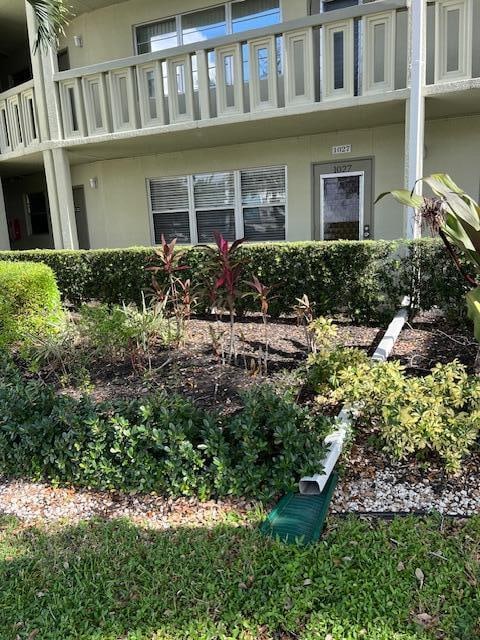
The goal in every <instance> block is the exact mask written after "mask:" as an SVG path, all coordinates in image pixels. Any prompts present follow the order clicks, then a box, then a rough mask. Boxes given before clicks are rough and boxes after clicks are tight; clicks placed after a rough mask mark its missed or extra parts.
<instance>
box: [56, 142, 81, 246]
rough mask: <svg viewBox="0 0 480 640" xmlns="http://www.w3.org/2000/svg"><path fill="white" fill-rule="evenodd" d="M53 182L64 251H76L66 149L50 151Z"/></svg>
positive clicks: (76, 241)
mask: <svg viewBox="0 0 480 640" xmlns="http://www.w3.org/2000/svg"><path fill="white" fill-rule="evenodd" d="M52 156H53V171H54V180H55V183H56V195H57V202H58V219H59V221H60V228H61V237H62V244H63V248H64V249H78V235H77V223H76V220H75V206H74V204H73V192H72V176H71V173H70V162H69V160H68V154H67V151H66V149H63V148H57V149H52Z"/></svg>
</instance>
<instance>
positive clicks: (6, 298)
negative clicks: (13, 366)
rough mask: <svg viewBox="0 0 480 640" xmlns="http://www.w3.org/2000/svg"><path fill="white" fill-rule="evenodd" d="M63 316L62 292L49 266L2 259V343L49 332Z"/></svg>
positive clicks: (0, 282) (23, 339)
mask: <svg viewBox="0 0 480 640" xmlns="http://www.w3.org/2000/svg"><path fill="white" fill-rule="evenodd" d="M62 316H63V312H62V307H61V302H60V292H59V290H58V287H57V283H56V281H55V276H54V274H53V271H52V270H51V269H50V267H47V266H46V265H43V264H33V263H31V262H0V347H7V346H10V345H12V344H14V343H17V342H20V341H25V340H27V341H28V338H29V336H31V335H45V334H47V333H49V332H51V331H53V330H55V327H56V326H57V325H58V324H59V322H60V321H61V319H62Z"/></svg>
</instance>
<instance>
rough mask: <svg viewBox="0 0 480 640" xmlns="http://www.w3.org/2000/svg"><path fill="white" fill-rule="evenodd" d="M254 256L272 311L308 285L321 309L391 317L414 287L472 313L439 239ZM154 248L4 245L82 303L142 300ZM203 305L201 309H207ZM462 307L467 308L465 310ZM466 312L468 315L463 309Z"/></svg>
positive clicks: (316, 245) (305, 245)
mask: <svg viewBox="0 0 480 640" xmlns="http://www.w3.org/2000/svg"><path fill="white" fill-rule="evenodd" d="M239 257H240V259H242V260H243V259H244V260H245V261H246V263H247V264H246V265H245V274H244V278H245V281H250V282H251V281H253V276H256V277H257V278H258V279H259V280H260V281H261V282H262V283H263V284H264V285H265V286H268V287H270V286H272V285H277V286H278V285H279V288H278V289H277V291H278V292H279V293H280V292H281V295H277V296H276V297H275V299H274V300H272V302H271V304H270V309H269V312H270V314H271V315H272V316H279V315H280V314H282V313H291V311H292V308H293V306H294V305H295V303H296V299H297V298H298V297H299V296H301V295H302V294H303V293H305V294H307V295H308V297H309V299H310V301H311V302H312V303H315V313H316V314H318V315H322V314H323V315H333V314H335V313H338V312H344V313H346V314H347V315H348V316H349V317H350V318H352V319H353V320H355V321H359V322H381V321H385V320H387V319H388V318H389V317H390V316H391V314H392V312H393V310H394V309H396V307H397V306H398V301H399V298H400V296H402V295H405V294H410V295H413V296H414V298H415V300H416V301H417V303H418V306H419V308H421V309H430V308H431V307H432V306H438V307H440V308H441V309H443V310H444V311H446V312H447V313H450V314H451V315H452V317H454V318H457V319H460V320H462V321H463V320H464V318H465V315H464V299H463V294H464V286H463V281H462V279H461V277H460V276H459V275H458V273H457V272H456V270H455V268H454V267H453V266H452V264H451V260H450V258H449V256H448V255H447V253H446V251H445V249H444V247H443V246H442V244H441V243H440V242H439V241H436V240H430V239H424V240H419V241H414V242H408V241H398V242H385V241H368V242H349V241H339V242H286V243H265V244H248V245H243V246H242V247H241V248H240V249H239ZM151 258H152V249H151V248H135V247H134V248H129V249H106V250H93V251H45V250H43V251H26V252H12V251H5V252H0V260H30V261H34V262H44V263H45V264H47V265H49V266H50V267H51V268H52V269H53V271H54V272H55V274H56V276H57V281H58V285H59V287H60V290H61V292H62V296H63V298H64V299H65V300H69V301H70V302H72V303H73V304H75V305H77V306H79V305H80V304H82V303H85V302H88V301H91V300H99V301H100V302H104V303H107V304H121V303H122V302H125V303H127V304H128V303H130V302H135V303H136V304H140V303H141V290H142V289H144V290H148V289H149V288H150V286H151V282H150V281H151V274H150V273H149V272H148V271H146V270H145V267H146V266H150V265H151V264H152V263H151ZM206 259H207V256H206V254H205V251H203V250H202V249H199V248H195V247H194V248H189V249H187V250H186V251H185V253H184V256H183V257H182V260H183V261H184V263H185V265H188V266H189V269H187V270H185V271H184V272H183V273H184V276H185V278H189V279H191V281H192V285H193V286H197V285H198V274H199V273H200V272H201V271H202V270H203V268H204V266H205V261H206ZM199 310H200V311H201V309H199ZM248 310H252V311H257V304H256V301H255V300H254V299H253V298H252V297H246V298H242V299H241V300H239V301H238V304H237V311H238V312H241V311H248ZM459 310H460V311H459ZM459 313H461V317H459Z"/></svg>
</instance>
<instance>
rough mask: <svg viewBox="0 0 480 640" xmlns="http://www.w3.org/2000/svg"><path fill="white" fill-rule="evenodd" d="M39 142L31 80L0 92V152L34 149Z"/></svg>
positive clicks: (33, 90)
mask: <svg viewBox="0 0 480 640" xmlns="http://www.w3.org/2000/svg"><path fill="white" fill-rule="evenodd" d="M39 143H40V134H39V130H38V119H37V107H36V102H35V89H34V86H33V80H29V81H28V82H24V83H23V84H21V85H19V86H16V87H13V88H12V89H9V90H8V91H4V92H3V93H0V153H2V154H7V153H15V152H21V151H23V150H25V149H35V148H36V147H37V146H38V144H39Z"/></svg>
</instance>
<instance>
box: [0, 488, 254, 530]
mask: <svg viewBox="0 0 480 640" xmlns="http://www.w3.org/2000/svg"><path fill="white" fill-rule="evenodd" d="M251 508H252V505H251V504H250V503H248V502H247V501H244V500H235V501H234V500H231V501H209V502H203V503H200V502H198V500H196V499H188V498H181V499H178V500H173V499H171V498H162V497H159V496H155V495H128V494H121V493H114V492H107V491H89V490H86V489H73V488H58V487H52V486H49V485H47V484H42V483H35V482H27V481H24V480H9V479H1V478H0V515H9V516H16V517H17V518H20V519H21V520H23V521H24V522H27V523H30V524H31V523H35V522H48V523H52V522H62V521H63V522H66V523H68V524H75V523H78V522H79V521H81V520H88V519H90V518H95V517H97V518H98V517H100V518H106V519H114V518H129V519H131V520H132V521H134V522H145V521H148V522H149V524H150V525H151V526H153V527H154V528H158V529H169V528H171V527H176V526H182V525H188V526H201V527H209V526H214V525H215V523H216V522H219V521H222V520H224V519H225V517H227V516H228V515H229V514H234V515H235V519H238V520H239V521H241V520H242V519H243V518H244V517H245V516H246V514H247V512H248V511H249V510H250V509H251Z"/></svg>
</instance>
